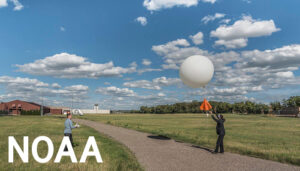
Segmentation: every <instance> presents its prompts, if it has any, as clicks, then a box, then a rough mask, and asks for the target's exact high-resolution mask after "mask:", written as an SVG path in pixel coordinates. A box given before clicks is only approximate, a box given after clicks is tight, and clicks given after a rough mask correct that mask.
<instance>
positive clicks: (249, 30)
mask: <svg viewBox="0 0 300 171" xmlns="http://www.w3.org/2000/svg"><path fill="white" fill-rule="evenodd" d="M279 30H280V29H279V28H277V27H276V26H275V23H274V21H273V20H262V21H260V20H255V19H252V17H251V16H243V18H242V19H241V20H238V21H236V22H234V24H233V25H221V26H219V27H218V28H217V29H216V30H214V31H211V32H210V36H211V37H216V38H218V39H219V40H217V41H216V42H215V44H216V45H224V46H225V47H226V48H240V47H245V44H246V45H247V40H248V38H251V37H260V36H270V35H271V34H272V33H274V32H277V31H279ZM238 43H241V44H242V45H237V44H238Z"/></svg>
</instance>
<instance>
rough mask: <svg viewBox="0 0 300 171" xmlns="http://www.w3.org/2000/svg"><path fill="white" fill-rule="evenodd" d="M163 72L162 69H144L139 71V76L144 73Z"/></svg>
mask: <svg viewBox="0 0 300 171" xmlns="http://www.w3.org/2000/svg"><path fill="white" fill-rule="evenodd" d="M153 71H162V69H160V68H144V69H139V70H137V72H138V74H143V73H144V72H153Z"/></svg>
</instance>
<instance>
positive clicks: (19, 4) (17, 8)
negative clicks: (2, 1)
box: [11, 0, 24, 11]
mask: <svg viewBox="0 0 300 171" xmlns="http://www.w3.org/2000/svg"><path fill="white" fill-rule="evenodd" d="M11 2H12V3H13V4H14V5H15V7H14V11H20V10H21V9H23V8H24V6H23V5H22V4H21V3H20V2H19V0H11Z"/></svg>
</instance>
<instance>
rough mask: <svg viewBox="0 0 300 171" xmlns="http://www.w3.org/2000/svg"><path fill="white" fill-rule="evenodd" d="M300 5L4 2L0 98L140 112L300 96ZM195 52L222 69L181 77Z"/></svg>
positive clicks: (187, 0)
mask: <svg viewBox="0 0 300 171" xmlns="http://www.w3.org/2000/svg"><path fill="white" fill-rule="evenodd" d="M299 5H300V2H299V1H297V0H290V1H286V2H285V1H274V0H273V1H271V0H264V1H259V0H226V1H225V0H144V1H141V0H139V1H138V0H131V1H130V2H128V1H121V0H118V1H96V0H91V1H89V2H88V3H87V2H85V3H83V2H82V1H78V0H59V1H58V0H51V1H49V0H42V1H32V0H27V1H22V0H19V1H18V0H0V21H1V26H0V57H1V59H2V62H1V63H0V88H1V89H0V101H9V100H13V99H22V100H29V101H35V102H41V101H44V103H45V104H47V105H56V106H70V105H71V104H72V101H73V104H74V107H76V108H87V107H91V106H92V105H93V104H94V103H99V104H100V107H101V108H109V109H136V108H139V106H141V105H149V106H150V105H155V104H168V103H176V102H181V101H191V100H202V99H203V98H204V97H206V98H208V99H209V100H219V101H228V102H236V101H244V100H256V101H259V102H262V103H268V102H270V101H274V100H281V99H283V98H286V97H288V96H291V95H299V88H298V85H299V83H300V79H299V75H300V72H299V66H300V34H299V30H300V24H299V19H300V15H299V10H298V9H297V7H298V6H299ZM191 55H203V56H207V57H208V58H210V59H211V60H212V62H213V63H214V66H215V75H214V78H213V80H212V81H211V82H210V83H209V85H208V86H207V87H206V88H205V89H192V88H188V87H186V86H185V85H183V84H182V82H181V81H180V79H179V75H178V68H179V66H180V64H181V63H182V61H183V60H184V59H186V58H187V57H188V56H191Z"/></svg>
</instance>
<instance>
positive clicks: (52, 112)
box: [50, 108, 62, 115]
mask: <svg viewBox="0 0 300 171" xmlns="http://www.w3.org/2000/svg"><path fill="white" fill-rule="evenodd" d="M50 113H51V114H60V115H61V114H62V109H51V108H50Z"/></svg>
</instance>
